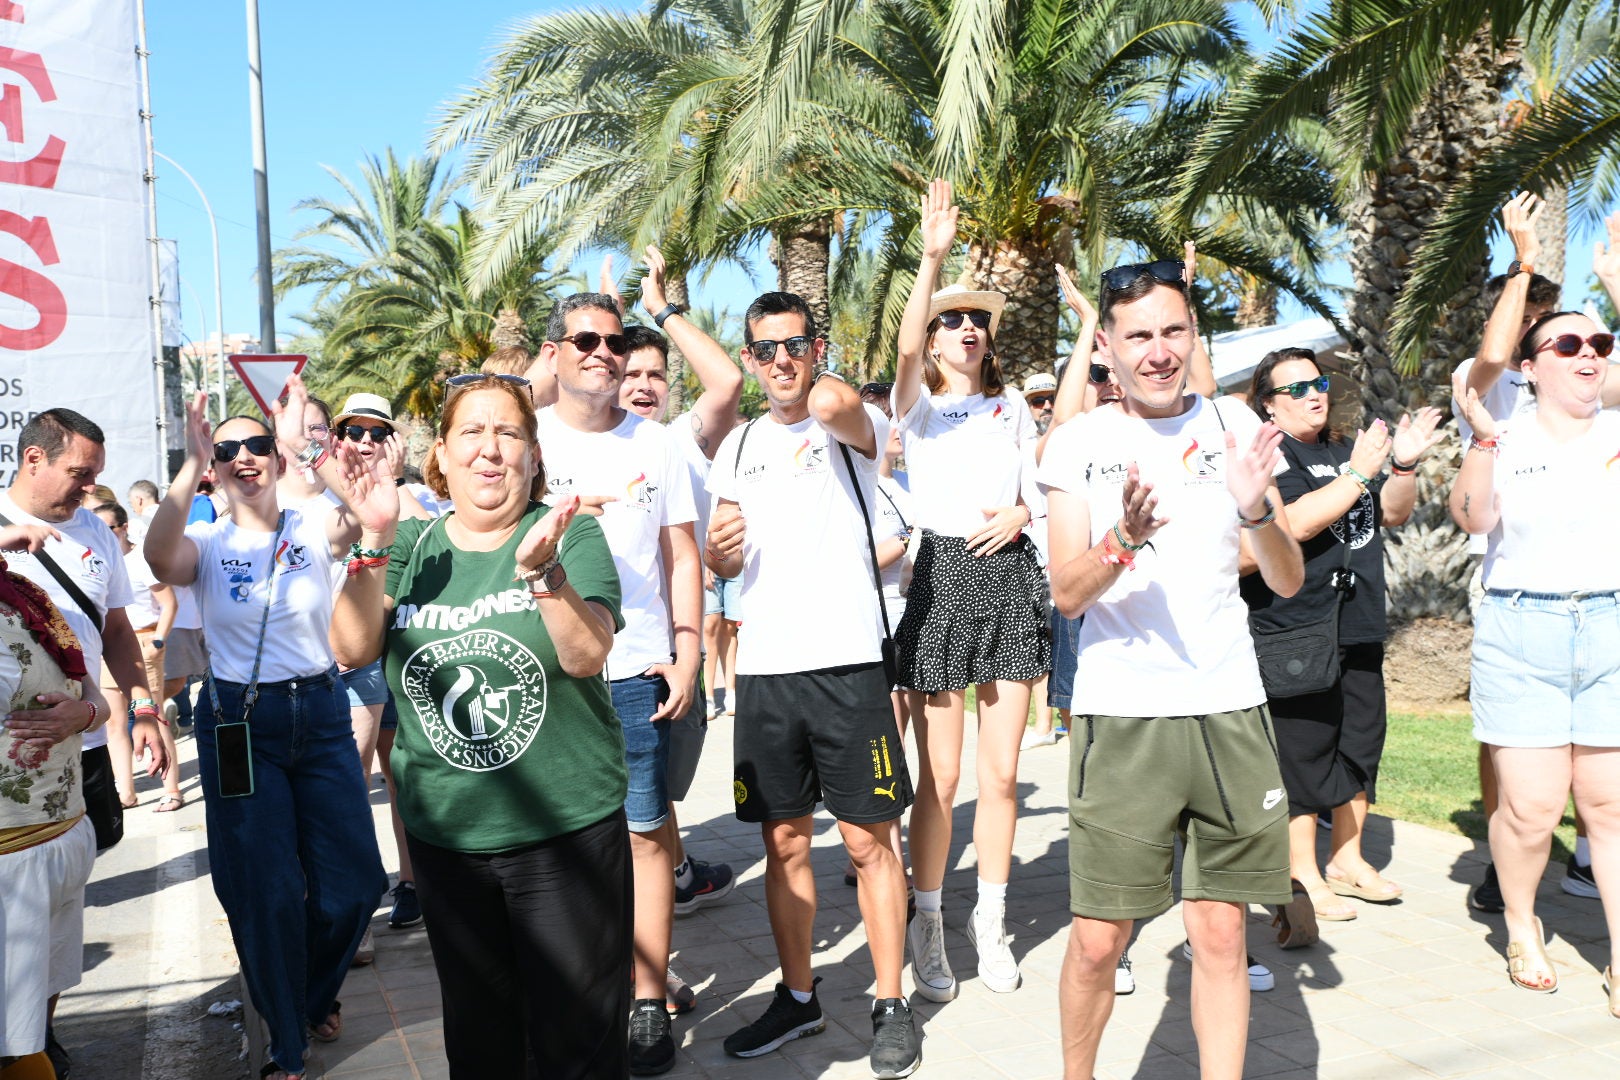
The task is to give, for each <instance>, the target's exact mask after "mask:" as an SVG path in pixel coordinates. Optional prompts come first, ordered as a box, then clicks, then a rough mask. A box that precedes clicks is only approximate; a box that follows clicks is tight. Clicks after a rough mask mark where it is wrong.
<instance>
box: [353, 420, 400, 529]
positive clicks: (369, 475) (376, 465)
mask: <svg viewBox="0 0 1620 1080" xmlns="http://www.w3.org/2000/svg"><path fill="white" fill-rule="evenodd" d="M337 464H338V473H339V475H340V476H341V478H342V483H341V488H342V490H340V491H339V492H338V494H339V495H340V496H341V497H342V499H343V501H344V502H346V503H348V504H349V509H350V510H352V511H353V512H354V516H355V517H356V518H358V519H359V521H360V527H361V528H362V529H364V530H365V531H366V532H368V533H371V534H373V535H377V534H381V535H388V534H389V533H391V532H392V530H394V529H395V528H397V527H398V523H399V493H400V487H399V485H398V484H396V483H394V477H395V476H397V475H402V474H403V472H404V468H405V444H404V441H403V440H401V439H400V437H399V435H398V434H397V433H395V434H393V435H390V436H389V437H388V438H386V439H384V440H383V444H382V453H381V454H379V455H376V456H374V457H372V458H371V460H370V461H367V460H366V458H365V457H364V456H363V455H362V454H361V453H360V448H359V446H358V445H357V444H355V443H352V442H349V441H348V440H347V439H345V440H344V441H343V442H341V443H338V444H337Z"/></svg>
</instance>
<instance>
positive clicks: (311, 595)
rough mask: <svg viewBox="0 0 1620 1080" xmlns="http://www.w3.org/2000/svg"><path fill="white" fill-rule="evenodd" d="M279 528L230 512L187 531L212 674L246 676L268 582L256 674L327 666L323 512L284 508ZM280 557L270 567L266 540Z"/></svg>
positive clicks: (274, 676) (277, 675)
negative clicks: (244, 522)
mask: <svg viewBox="0 0 1620 1080" xmlns="http://www.w3.org/2000/svg"><path fill="white" fill-rule="evenodd" d="M286 515H287V518H286V521H285V523H284V524H283V525H282V528H281V533H280V534H279V535H277V536H275V537H272V536H271V534H270V533H267V532H254V531H250V530H248V529H241V528H238V527H237V526H236V523H235V522H233V521H231V520H230V519H229V518H221V519H220V520H219V521H196V522H193V523H192V524H190V525H187V526H186V536H187V537H189V538H190V539H191V541H192V543H194V544H196V545H197V580H196V582H195V583H194V584H193V586H192V587H193V589H194V590H195V592H196V595H197V598H198V600H199V602H200V603H201V606H202V616H203V629H204V632H205V633H207V635H208V654H209V659H210V661H211V664H210V666H211V667H212V669H213V672H214V675H215V677H217V678H220V679H224V680H225V681H227V682H235V683H245V682H247V681H248V679H249V677H250V676H251V675H252V674H253V654H254V649H255V647H256V646H257V645H258V642H259V622H260V620H261V619H262V618H263V617H264V606H265V600H266V598H267V590H268V589H270V588H273V589H274V590H275V594H274V596H273V597H271V598H270V599H271V603H270V621H269V624H268V625H267V626H266V627H265V631H264V657H263V660H262V662H261V663H260V666H259V681H260V682H266V683H268V682H282V681H284V680H286V679H298V678H303V677H305V676H309V675H317V674H319V673H321V672H323V671H325V670H326V669H327V668H330V667H331V666H332V665H333V663H334V661H333V659H332V647H331V645H330V644H329V643H328V641H327V633H328V631H329V630H330V629H331V626H332V604H333V602H334V600H335V597H334V596H333V595H332V575H331V569H332V563H333V561H334V560H333V559H332V548H331V545H330V544H329V543H328V542H327V539H326V515H325V514H324V513H315V514H311V515H309V516H307V517H306V516H305V512H304V511H303V510H297V509H289V510H287V511H286ZM272 544H273V545H274V548H275V554H274V561H275V563H276V564H277V569H276V571H275V581H274V582H273V583H271V584H270V585H268V586H267V585H266V580H267V579H268V578H269V577H270V570H271V559H272V556H271V547H272Z"/></svg>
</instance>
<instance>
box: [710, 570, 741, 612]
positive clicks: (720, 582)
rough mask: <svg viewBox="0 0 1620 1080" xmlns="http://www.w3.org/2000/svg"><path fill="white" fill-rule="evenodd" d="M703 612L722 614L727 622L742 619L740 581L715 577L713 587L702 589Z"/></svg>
mask: <svg viewBox="0 0 1620 1080" xmlns="http://www.w3.org/2000/svg"><path fill="white" fill-rule="evenodd" d="M703 614H705V615H724V616H725V618H726V621H727V622H741V621H742V581H741V580H739V579H738V578H723V577H717V578H715V579H714V588H712V589H704V590H703Z"/></svg>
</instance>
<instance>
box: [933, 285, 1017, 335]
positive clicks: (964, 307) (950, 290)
mask: <svg viewBox="0 0 1620 1080" xmlns="http://www.w3.org/2000/svg"><path fill="white" fill-rule="evenodd" d="M1006 306H1007V298H1006V297H1005V296H1003V295H1002V294H1001V293H998V292H978V291H975V290H973V289H970V288H968V287H967V286H966V285H962V284H960V283H958V284H956V285H947V286H945V287H944V288H943V289H941V290H939V292H937V293H935V294H934V295H933V296H931V297H929V298H928V321H929V322H933V321H934V318H935V316H937V315H938V314H939V313H940V312H942V311H988V312H989V313H990V336H991V337H995V336H996V331H997V330H998V329H1000V328H1001V310H1002V309H1003V308H1005V307H1006Z"/></svg>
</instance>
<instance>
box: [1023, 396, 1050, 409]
mask: <svg viewBox="0 0 1620 1080" xmlns="http://www.w3.org/2000/svg"><path fill="white" fill-rule="evenodd" d="M1055 400H1056V398H1054V397H1053V396H1052V395H1051V394H1036V395H1035V396H1034V397H1032V398H1030V399H1029V405H1030V408H1032V409H1044V408H1046V407H1047V406H1048V405H1050V404H1052V402H1053V401H1055Z"/></svg>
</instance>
